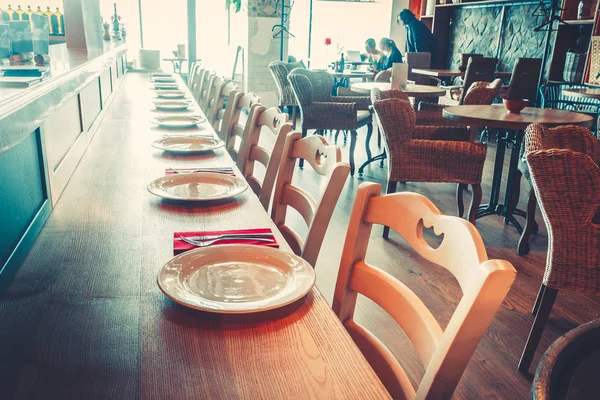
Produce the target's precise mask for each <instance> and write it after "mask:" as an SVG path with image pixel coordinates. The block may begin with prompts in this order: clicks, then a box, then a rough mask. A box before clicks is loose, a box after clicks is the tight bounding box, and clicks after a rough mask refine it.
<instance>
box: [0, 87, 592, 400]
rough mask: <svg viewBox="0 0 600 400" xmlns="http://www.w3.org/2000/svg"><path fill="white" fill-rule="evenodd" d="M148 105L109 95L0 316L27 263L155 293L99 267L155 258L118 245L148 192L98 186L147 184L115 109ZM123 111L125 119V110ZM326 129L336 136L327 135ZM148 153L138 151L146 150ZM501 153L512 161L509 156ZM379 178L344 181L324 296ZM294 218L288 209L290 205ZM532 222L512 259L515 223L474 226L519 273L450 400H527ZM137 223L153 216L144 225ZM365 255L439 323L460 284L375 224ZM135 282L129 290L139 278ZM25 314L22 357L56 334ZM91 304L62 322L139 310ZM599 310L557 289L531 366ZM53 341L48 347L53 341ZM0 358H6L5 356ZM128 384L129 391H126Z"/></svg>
mask: <svg viewBox="0 0 600 400" xmlns="http://www.w3.org/2000/svg"><path fill="white" fill-rule="evenodd" d="M128 82H129V80H126V82H125V85H127V84H128ZM146 107H147V101H146V99H142V100H139V104H137V103H136V104H127V103H124V102H123V99H120V98H119V97H118V95H117V99H116V100H115V102H114V103H113V104H112V106H111V108H110V109H109V110H108V114H107V115H108V116H110V118H107V119H112V125H104V126H103V127H101V129H100V130H99V131H98V133H97V135H96V137H95V138H94V140H93V142H92V143H91V144H90V147H89V149H88V151H87V153H86V154H85V155H84V158H83V160H82V162H81V165H80V169H79V170H78V171H76V172H75V175H74V176H73V178H72V179H71V182H70V183H69V185H68V186H67V188H66V190H65V192H64V194H63V198H62V199H61V200H60V201H59V203H58V206H57V208H56V209H55V210H54V213H53V214H52V216H51V217H50V220H49V221H48V223H47V224H46V227H45V228H44V230H43V231H42V233H41V235H40V239H39V240H38V242H37V243H36V244H35V245H34V248H33V249H32V251H31V255H30V256H29V257H28V259H27V260H26V261H25V265H24V267H23V269H22V270H21V271H20V272H19V273H18V275H17V278H16V283H15V285H13V287H12V288H11V290H9V294H8V295H5V296H0V299H1V300H2V301H0V315H2V314H3V313H14V312H19V311H23V310H24V309H27V308H23V302H26V303H27V301H28V300H27V299H28V298H30V299H31V302H32V304H33V301H34V299H35V297H36V296H38V295H39V293H37V292H36V291H38V290H41V289H40V288H41V287H42V286H40V285H39V283H38V282H37V281H36V279H38V278H39V277H40V271H37V272H36V273H33V271H34V270H36V269H38V270H39V267H40V266H41V265H44V264H47V265H50V264H51V265H55V264H56V265H60V267H61V268H68V269H69V270H70V271H73V272H72V273H73V277H72V279H71V280H69V282H70V283H69V285H70V286H69V288H70V289H69V290H70V292H69V293H71V292H73V293H75V292H77V293H79V294H80V295H83V296H96V297H98V295H100V296H101V297H105V296H106V297H107V298H108V297H111V298H112V297H114V298H115V299H120V300H119V301H123V302H127V301H128V297H127V293H128V292H125V289H124V286H125V283H124V281H123V279H131V280H134V281H135V280H140V279H142V280H143V281H142V282H140V283H139V290H152V291H158V290H159V289H158V287H156V284H155V282H154V277H153V276H143V275H140V274H139V271H137V272H136V269H135V268H132V270H131V272H128V270H127V268H125V269H124V270H123V271H122V272H121V273H120V274H114V273H112V272H111V273H110V274H109V273H107V272H103V271H104V269H103V268H102V263H107V262H108V263H113V262H119V260H120V259H121V256H122V254H121V253H119V251H117V250H115V249H117V248H119V249H121V250H120V251H121V252H123V251H125V252H127V253H128V254H129V255H130V256H131V257H133V258H135V257H139V258H140V259H142V260H144V262H149V263H152V262H156V263H160V262H161V261H160V260H155V259H154V258H153V256H152V255H144V254H138V255H135V254H134V253H136V252H137V251H138V250H139V249H137V248H135V247H133V248H129V247H127V248H125V246H123V241H126V240H128V236H129V235H137V234H139V232H138V230H139V226H137V225H136V226H128V225H127V224H119V223H118V221H119V220H121V219H123V220H127V218H128V216H130V215H141V213H142V209H143V208H144V207H147V204H146V203H147V202H146V198H145V197H143V196H144V195H143V194H142V193H144V192H143V191H142V190H139V191H137V192H136V193H139V194H136V196H135V197H129V198H127V197H119V196H118V195H116V194H112V195H109V194H106V193H104V192H103V191H102V190H101V185H102V182H108V181H109V180H110V181H111V182H117V183H118V184H119V185H122V186H123V190H127V188H128V187H130V186H131V185H134V186H135V187H136V188H143V186H144V185H145V184H146V183H147V182H141V181H140V180H139V179H131V178H129V177H128V176H129V174H128V171H133V172H136V171H137V172H139V171H138V170H139V169H140V166H139V165H140V159H141V154H142V152H141V150H140V157H138V158H139V159H137V158H136V157H137V156H134V157H131V158H128V159H124V158H123V155H124V154H131V153H125V152H124V151H122V149H121V148H120V146H127V147H128V148H129V149H131V148H132V147H135V146H148V141H147V139H145V138H143V137H142V136H143V135H139V134H138V135H131V136H130V135H127V134H125V133H124V132H123V129H135V125H131V124H130V125H127V124H124V125H122V126H121V124H119V121H120V119H121V118H122V119H123V121H125V116H124V114H123V113H125V112H129V113H131V112H133V113H135V112H137V111H136V110H138V109H144V108H146ZM127 117H131V116H129V115H128V116H127ZM364 133H365V132H364V131H361V132H360V135H361V139H360V140H361V142H359V145H358V146H357V155H356V159H357V162H361V160H364V158H365V157H366V156H365V154H364V144H363V143H362V138H364ZM326 137H327V138H328V139H331V140H333V137H332V136H326ZM339 144H340V145H341V146H342V149H343V152H344V153H343V154H344V157H346V159H347V150H348V147H349V145H343V144H342V143H341V139H340V143H339ZM146 150H147V149H146V148H144V151H146ZM372 150H373V151H374V152H376V151H377V149H376V146H375V140H373V145H372ZM143 154H146V153H143ZM156 157H160V153H158V152H157V153H156ZM487 157H488V158H487V163H486V167H485V171H484V179H483V190H484V201H485V200H486V198H487V194H488V193H489V183H490V181H491V176H492V163H493V160H494V146H493V145H490V146H489V150H488V156H487ZM506 159H507V160H508V154H507V157H506ZM385 179H386V170H385V168H383V169H382V168H380V167H379V166H378V164H372V165H371V166H370V167H368V168H367V170H366V171H365V175H364V178H363V179H360V178H358V177H354V178H349V180H348V182H347V184H346V187H345V190H344V192H343V194H342V197H341V199H340V202H339V204H338V207H337V209H336V211H335V215H334V218H333V219H332V223H331V225H330V229H329V231H328V232H327V235H326V237H325V240H324V243H323V247H322V252H321V256H320V258H319V261H318V263H317V266H316V271H317V286H318V288H319V289H320V291H321V292H322V293H323V295H324V296H325V297H326V298H327V300H328V301H329V302H331V299H332V297H333V289H334V286H335V279H336V275H337V268H338V265H339V261H340V256H341V251H342V246H343V242H344V237H345V233H346V227H347V223H348V217H349V215H350V210H351V208H352V204H353V201H354V194H355V192H356V188H357V187H358V186H359V185H360V184H361V183H362V182H364V181H374V182H378V183H381V184H382V185H385ZM295 180H296V181H297V183H298V184H299V185H301V186H302V187H305V188H307V189H309V191H312V192H315V191H317V190H318V188H319V185H318V178H317V176H316V174H315V173H314V172H313V171H311V170H310V168H309V167H308V168H307V169H305V170H298V171H297V174H296V177H295ZM98 185H100V186H98ZM92 189H93V190H92ZM528 189H529V188H528V185H527V183H526V182H523V183H522V196H521V198H522V199H521V200H522V201H521V208H524V206H525V204H524V201H525V200H526V193H527V192H528ZM399 190H408V191H416V192H419V193H422V194H424V195H426V196H427V197H429V198H430V199H431V200H432V201H433V202H434V203H435V204H436V205H437V206H438V207H439V208H440V209H441V210H442V212H444V213H447V214H450V215H455V214H456V206H455V201H454V196H455V186H454V185H449V184H411V183H409V184H406V185H399ZM61 202H62V203H61ZM74 205H77V206H74ZM290 214H292V213H291V212H290ZM191 217H192V216H190V218H191ZM291 218H293V219H294V221H293V224H294V225H295V226H297V227H298V228H299V230H300V231H302V228H303V227H302V221H301V218H299V217H298V216H297V215H291ZM92 220H93V221H96V223H97V226H95V228H94V229H96V230H97V231H99V232H102V235H101V237H102V238H103V240H102V243H89V239H88V238H87V237H86V232H85V229H82V227H81V224H82V222H81V221H84V222H86V223H89V221H92ZM538 222H539V223H540V226H541V229H540V233H539V234H537V235H534V236H533V238H532V241H531V247H532V252H531V253H530V254H529V255H528V256H525V257H519V256H517V255H516V252H515V249H516V245H517V241H518V238H519V236H518V234H517V232H516V230H515V229H514V228H513V227H512V226H506V225H504V223H503V220H502V219H500V218H498V217H495V216H490V217H486V218H483V219H480V220H478V222H477V228H478V229H479V231H480V232H481V235H482V237H483V240H484V242H485V244H486V247H487V250H488V254H489V257H490V258H501V259H506V260H508V261H510V262H511V263H512V264H513V265H514V266H515V268H516V269H517V271H518V276H517V279H516V281H515V283H514V285H513V287H512V290H511V291H510V293H509V295H508V298H507V300H506V301H505V302H504V304H503V306H502V308H501V309H500V310H499V312H498V314H497V315H496V318H495V319H494V321H493V322H492V324H491V326H490V329H489V331H488V332H487V334H486V335H485V337H484V338H483V340H482V341H481V344H480V345H479V347H478V349H477V351H476V352H475V354H474V357H473V359H472V360H471V362H470V364H469V366H468V368H467V370H466V372H465V374H464V376H463V379H462V380H461V382H460V384H459V386H458V388H457V391H456V394H455V398H456V399H493V398H498V399H526V398H528V397H529V390H530V387H531V376H525V375H522V374H520V373H519V372H517V370H516V366H517V362H518V360H519V357H520V354H521V351H522V349H523V346H524V343H525V340H526V337H527V334H528V332H529V328H530V326H531V324H532V322H533V317H532V316H531V313H530V310H531V307H532V305H533V301H534V299H535V296H536V294H537V290H538V288H539V284H540V281H541V277H542V273H543V270H544V267H545V259H546V247H547V235H546V232H545V229H544V227H543V225H544V224H543V221H542V220H541V217H538ZM144 223H151V222H148V221H145V222H144ZM53 235H61V236H63V239H64V240H63V242H64V243H67V242H69V244H68V245H67V244H65V245H64V246H63V248H60V249H56V248H54V249H53V248H52V247H51V246H52V245H51V243H52V240H53V239H52V237H53ZM71 246H75V247H76V248H77V249H81V248H82V246H83V248H85V247H86V246H95V247H97V248H98V251H99V252H101V255H102V257H101V260H98V261H97V263H98V264H99V265H98V269H97V271H98V272H97V276H95V277H90V278H89V279H88V280H85V279H84V280H80V279H78V278H77V265H78V263H80V262H88V263H91V262H96V261H93V260H89V257H87V256H85V254H86V253H85V252H82V251H73V250H72V249H71ZM49 252H52V253H53V254H55V256H54V257H53V258H51V259H46V257H45V256H44V254H46V253H49ZM80 257H83V258H80ZM367 261H369V262H370V263H372V264H374V265H377V266H380V267H381V268H383V269H385V270H386V271H388V272H389V273H391V274H392V275H394V276H395V277H397V278H398V279H400V280H402V281H403V282H404V283H405V284H406V285H408V286H409V287H410V288H411V289H412V290H413V291H414V292H415V293H416V294H417V295H418V296H420V297H421V298H422V299H423V301H424V302H425V304H426V305H427V306H428V307H430V308H431V309H432V312H433V314H434V316H436V318H438V320H439V322H440V324H441V325H442V327H445V326H446V324H447V322H448V320H449V319H450V317H451V315H452V312H453V310H454V308H455V307H456V305H457V303H458V301H459V299H460V297H461V293H460V289H459V287H458V284H457V283H456V281H454V279H453V278H452V277H451V276H450V274H449V273H447V272H445V271H444V270H443V269H441V268H439V267H437V266H435V265H432V264H430V263H427V262H424V261H423V260H421V259H419V257H418V256H417V255H416V254H415V253H414V252H413V251H412V250H411V249H410V248H407V246H406V244H405V243H404V242H403V241H402V239H401V238H399V237H398V236H397V235H395V234H393V233H392V235H391V237H390V240H383V239H382V238H381V228H375V229H374V230H373V235H372V238H371V243H370V247H369V254H368V258H367ZM138 269H139V268H138ZM42 275H43V274H42ZM43 279H44V280H46V281H51V280H52V276H43ZM92 281H93V282H94V285H96V286H92V287H91V288H92V292H94V293H90V287H88V286H86V285H88V284H89V285H91V283H89V282H92ZM86 282H88V283H86ZM49 286H52V285H49ZM133 286H136V287H137V285H135V284H134V285H133ZM94 288H95V289H94ZM98 288H100V289H98ZM62 289H65V288H62ZM62 289H61V288H60V287H56V288H54V290H62ZM96 291H97V292H98V293H96ZM69 298H71V297H69ZM17 301H19V302H20V304H21V306H19V307H17ZM72 301H73V304H72V306H73V312H76V309H77V301H85V299H84V300H82V299H81V296H79V297H73V300H72ZM165 301H167V300H165ZM29 310H32V311H31V315H27V316H26V315H23V316H21V317H15V318H11V321H13V322H14V323H15V324H17V325H19V326H20V327H21V328H23V329H24V330H20V328H19V326H17V327H15V329H13V330H10V331H11V332H19V331H20V332H24V331H26V327H25V326H22V325H24V324H27V322H26V321H31V319H32V318H34V319H44V320H46V324H45V325H44V326H47V327H48V331H47V332H46V331H39V330H38V331H37V332H35V333H30V334H29V336H28V337H27V338H22V337H16V336H15V335H10V334H6V335H2V334H0V340H3V341H11V342H14V343H15V346H19V347H20V350H19V353H20V354H25V355H26V354H28V351H27V350H26V348H27V346H29V345H32V346H33V345H34V344H35V343H36V340H35V336H36V335H51V334H52V329H53V326H52V321H53V320H54V319H53V318H54V317H53V316H52V315H38V314H39V313H36V311H35V308H31V307H30V308H29ZM98 310H99V313H98V316H97V317H98V320H97V321H93V320H82V319H81V318H79V319H77V318H75V319H73V321H72V322H70V323H72V324H77V323H82V324H92V326H93V324H99V323H104V322H102V321H109V322H110V321H112V322H115V321H118V318H128V319H129V318H133V319H135V318H138V316H136V315H124V314H123V311H122V310H121V309H119V308H118V307H117V308H114V307H109V308H102V309H100V308H99V309H98ZM358 311H359V312H358V313H357V320H358V322H360V323H362V324H363V325H365V326H366V327H367V328H369V329H371V330H372V331H373V332H374V333H375V334H376V335H377V336H379V337H380V338H382V340H384V341H385V342H386V343H387V344H388V345H389V346H390V348H391V349H392V350H393V351H394V352H395V354H396V355H397V357H398V358H399V359H400V360H401V363H402V364H403V366H404V367H405V369H406V370H407V372H408V374H409V376H410V378H411V379H412V380H413V382H418V381H419V380H420V379H421V376H422V374H423V367H422V366H421V365H420V362H419V360H418V358H417V355H416V353H415V351H414V350H413V349H412V347H411V345H410V343H408V341H407V339H406V337H405V336H404V334H403V333H402V331H401V330H400V329H398V328H397V326H396V325H395V324H394V322H393V320H392V319H391V317H389V316H388V315H387V314H385V312H383V311H382V310H381V309H380V308H379V307H378V306H377V305H375V304H373V303H372V302H370V301H368V300H367V299H360V301H359V310H358ZM599 315H600V298H594V297H591V296H582V295H578V294H572V293H566V292H565V293H561V294H559V298H558V300H557V302H556V305H555V307H554V310H553V312H552V315H551V319H550V321H549V323H548V326H547V327H546V330H545V332H544V335H543V337H542V341H541V345H540V349H539V352H538V355H537V357H536V358H535V360H534V363H537V361H538V359H539V357H540V355H541V353H542V352H543V351H544V350H545V348H547V347H548V346H549V345H550V343H551V342H552V341H554V340H555V339H556V338H557V337H558V336H559V335H560V334H562V333H564V332H566V331H567V330H569V329H571V328H573V327H575V326H576V325H578V324H581V323H583V322H586V321H589V320H592V319H594V318H598V317H599ZM17 328H19V329H17ZM114 329H119V324H118V323H117V322H115V325H114ZM0 333H1V330H0ZM123 335H124V340H125V339H127V340H135V338H134V339H132V336H131V335H132V334H131V332H123ZM73 340H76V341H83V340H86V339H85V338H82V337H77V335H76V336H74V338H73ZM90 340H91V339H90ZM102 340H103V338H101V337H100V338H99V337H95V338H94V343H93V346H98V347H100V348H104V349H105V351H107V352H108V353H110V354H109V355H110V356H111V357H112V358H111V360H114V363H112V364H111V365H110V366H109V365H105V366H104V365H98V368H99V371H104V369H105V368H109V367H110V368H120V367H119V366H123V365H135V363H136V361H135V360H127V363H126V364H121V361H123V360H124V359H125V358H127V357H128V355H127V354H122V353H121V352H120V351H119V349H120V347H119V346H118V344H115V346H114V347H111V346H110V345H109V346H108V347H106V343H103V341H102ZM46 342H48V341H46ZM49 343H50V344H51V341H49ZM36 351H42V350H40V349H37V350H32V355H33V357H30V359H27V357H24V358H23V359H22V360H20V363H21V365H19V366H13V368H9V366H5V367H6V368H3V367H2V363H0V373H1V374H2V377H1V378H0V382H4V383H5V384H7V385H11V386H12V385H16V386H19V385H20V383H19V382H10V380H11V379H13V380H14V379H17V380H18V375H15V374H16V372H14V371H17V370H20V371H24V370H26V369H27V366H28V365H30V364H35V363H36V360H35V354H36ZM52 351H55V350H53V349H52V348H51V347H48V348H47V349H45V350H44V352H52ZM55 356H56V357H58V358H60V357H63V356H68V355H61V354H55ZM0 358H2V354H1V353H0ZM74 362H76V361H74ZM17 367H18V368H17ZM47 368H49V369H50V368H52V365H48V366H47ZM122 372H123V386H122V390H119V391H116V392H115V393H119V394H118V395H116V397H113V398H128V396H127V393H130V392H132V393H133V392H135V391H134V390H133V389H131V387H132V386H130V385H134V386H135V385H136V382H132V381H130V379H134V376H135V374H128V371H127V369H126V368H125V367H123V371H122ZM129 375H131V376H129ZM128 377H129V378H128ZM31 379H35V377H31ZM99 379H100V378H99ZM134 380H135V379H134ZM42 383H43V382H42ZM128 388H129V389H131V390H128ZM21 389H24V388H21ZM21 392H23V390H22V391H21ZM25 392H26V390H25ZM119 396H123V397H119ZM0 397H2V396H0Z"/></svg>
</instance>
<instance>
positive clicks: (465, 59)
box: [458, 53, 483, 71]
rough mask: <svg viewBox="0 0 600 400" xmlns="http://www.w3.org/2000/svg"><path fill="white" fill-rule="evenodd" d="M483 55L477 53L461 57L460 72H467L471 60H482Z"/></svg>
mask: <svg viewBox="0 0 600 400" xmlns="http://www.w3.org/2000/svg"><path fill="white" fill-rule="evenodd" d="M482 57H483V54H476V53H463V54H461V55H460V65H459V66H458V69H459V70H460V71H465V70H466V69H467V65H468V64H469V59H471V58H482Z"/></svg>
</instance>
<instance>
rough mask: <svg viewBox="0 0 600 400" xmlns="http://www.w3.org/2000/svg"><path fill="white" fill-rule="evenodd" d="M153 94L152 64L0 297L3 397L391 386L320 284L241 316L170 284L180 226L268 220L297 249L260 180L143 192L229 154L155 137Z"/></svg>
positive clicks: (243, 393) (108, 120)
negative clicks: (169, 172) (226, 189)
mask: <svg viewBox="0 0 600 400" xmlns="http://www.w3.org/2000/svg"><path fill="white" fill-rule="evenodd" d="M151 96H152V91H151V89H150V83H149V81H148V76H147V75H141V74H128V75H127V76H126V78H125V82H124V85H123V87H122V88H121V91H120V92H118V93H117V94H116V96H115V99H114V102H113V104H112V105H111V108H110V109H109V110H108V112H107V113H106V115H105V117H104V120H103V121H102V123H101V125H100V127H99V130H98V133H97V135H96V136H95V138H94V141H93V142H92V143H90V146H89V147H88V150H87V153H86V154H85V155H84V157H83V158H82V160H81V162H80V165H79V167H78V169H77V170H76V171H75V173H74V174H73V176H72V178H71V181H70V182H69V184H68V185H67V187H66V189H65V190H64V192H63V194H62V196H61V198H60V200H59V201H58V203H57V205H56V207H55V209H54V210H53V213H52V214H51V216H50V218H49V219H48V222H47V223H46V226H45V227H44V229H43V230H42V232H41V233H40V235H39V237H38V239H37V241H36V243H35V244H34V246H33V248H32V249H31V251H30V253H29V255H28V256H27V258H26V260H25V262H24V264H23V266H22V267H21V269H20V270H19V272H18V274H17V276H16V278H15V280H14V282H13V284H12V285H11V287H10V288H9V289H8V290H7V291H6V292H5V293H4V294H3V295H2V296H0V372H1V373H0V387H1V389H0V390H1V393H2V395H1V396H0V397H2V398H6V399H10V398H27V399H29V398H45V399H47V398H56V399H92V398H110V399H196V398H197V399H200V398H202V399H204V398H206V399H208V398H214V399H216V398H248V399H257V398H263V399H275V398H277V399H279V398H298V399H299V398H326V399H330V398H369V399H382V398H389V395H388V394H387V392H386V391H385V389H384V387H383V385H382V384H381V382H380V381H379V379H378V378H377V376H376V375H375V373H374V372H373V370H372V369H371V367H370V366H369V364H368V363H367V362H366V360H365V359H364V357H363V356H362V354H361V353H360V351H359V349H358V348H357V347H356V346H355V345H354V343H353V341H352V340H351V338H350V336H349V335H348V334H347V332H346V331H345V329H344V328H343V326H342V325H341V323H340V322H339V320H338V319H337V317H336V316H335V314H334V313H333V312H332V311H331V309H330V307H329V305H328V304H327V302H326V301H325V299H324V298H323V297H322V295H321V294H320V293H319V291H318V290H317V289H316V288H315V289H313V290H312V291H311V292H310V293H309V295H308V296H307V297H306V298H304V299H303V300H300V301H299V302H297V303H295V304H292V305H290V306H287V307H286V308H284V309H280V310H275V311H271V312H265V313H260V314H255V315H237V316H221V315H217V314H208V313H203V312H199V311H194V310H190V309H187V308H184V307H182V306H180V305H178V304H176V303H174V302H172V301H171V300H169V299H167V298H166V297H165V296H164V295H163V294H162V293H161V292H160V290H159V289H158V287H157V284H156V274H157V272H158V270H159V269H160V268H161V267H162V265H163V264H164V263H165V262H167V261H168V260H169V259H170V258H171V257H172V256H173V232H175V231H185V230H199V229H202V230H212V229H215V230H216V229H228V228H240V229H242V228H257V227H270V228H272V229H273V230H274V231H275V234H276V238H277V240H278V242H279V243H280V244H281V248H282V249H285V250H289V248H288V246H287V245H286V243H285V241H284V239H283V237H282V236H281V234H280V233H279V232H277V230H276V229H275V226H274V225H273V223H272V222H271V220H270V219H269V217H268V215H267V214H266V212H265V211H264V210H263V208H262V206H261V205H260V203H259V201H258V198H257V197H256V196H255V195H254V194H253V193H252V192H251V191H250V190H248V191H247V192H246V193H245V194H243V195H242V196H240V197H239V198H238V199H236V200H232V201H228V202H225V203H221V204H218V205H212V206H210V207H207V206H190V205H179V204H176V203H167V202H162V201H161V200H160V199H158V198H156V197H154V196H152V195H151V194H150V193H148V192H147V190H146V185H147V184H148V182H150V181H151V180H152V179H154V178H156V177H159V176H162V175H164V172H165V168H167V167H169V166H171V167H174V168H177V167H189V166H223V165H233V162H232V160H231V158H230V157H229V156H228V155H227V153H226V152H225V151H224V150H218V151H217V152H216V153H214V154H209V155H203V156H202V155H201V156H193V157H173V156H167V155H165V154H162V153H161V152H160V151H158V150H155V149H153V148H152V147H151V146H150V143H151V142H152V141H153V140H155V139H157V138H160V137H161V136H162V135H163V133H164V131H162V130H159V129H156V128H153V127H152V126H151V124H150V123H149V119H150V118H151V117H152V116H153V115H156V112H155V111H151V110H150V108H149V103H150V102H151ZM195 111H196V112H198V110H195ZM203 132H204V133H208V132H213V130H212V128H210V127H209V126H208V125H207V124H204V125H203ZM237 173H238V174H239V171H237ZM325 251H326V250H325Z"/></svg>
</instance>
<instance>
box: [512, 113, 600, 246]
mask: <svg viewBox="0 0 600 400" xmlns="http://www.w3.org/2000/svg"><path fill="white" fill-rule="evenodd" d="M534 130H535V131H538V136H541V137H544V138H545V140H544V141H543V143H542V145H543V146H544V147H543V149H544V150H549V149H551V148H558V149H568V150H573V151H577V152H579V153H585V154H587V155H589V156H590V157H592V159H593V160H594V161H596V162H597V163H600V141H598V139H596V138H594V136H593V135H592V133H591V132H590V131H589V130H588V129H586V128H584V127H581V126H561V127H557V128H545V127H544V126H543V125H538V124H533V125H530V126H529V128H528V131H534ZM518 173H519V175H517V176H515V179H514V182H515V183H514V186H513V192H514V193H515V197H514V199H513V201H514V202H515V203H516V202H518V201H519V195H520V191H519V189H520V186H521V185H520V181H521V175H522V176H524V177H525V179H527V181H528V182H529V184H530V186H531V188H530V190H529V198H528V201H527V218H526V220H525V227H524V228H523V233H522V234H521V239H520V240H519V245H518V247H517V253H518V254H519V255H525V254H528V253H529V250H530V248H529V239H530V238H531V234H532V233H533V232H534V231H536V230H537V223H536V222H535V210H536V205H537V198H536V196H535V190H534V188H533V185H532V184H531V172H530V170H529V164H528V163H527V157H526V155H525V148H524V147H523V148H522V151H521V157H520V159H519V165H518Z"/></svg>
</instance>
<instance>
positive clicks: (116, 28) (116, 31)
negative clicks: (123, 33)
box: [112, 3, 121, 38]
mask: <svg viewBox="0 0 600 400" xmlns="http://www.w3.org/2000/svg"><path fill="white" fill-rule="evenodd" d="M114 8H115V13H114V14H113V17H112V25H113V37H116V38H118V37H119V31H120V30H121V26H120V24H119V14H117V3H114Z"/></svg>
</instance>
